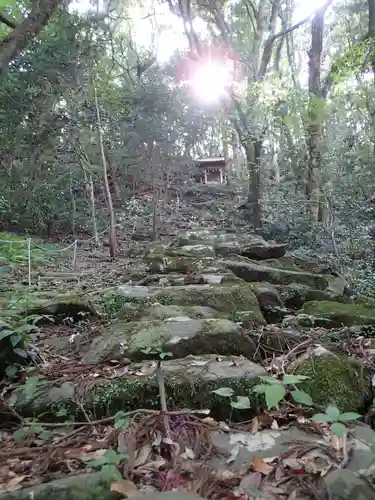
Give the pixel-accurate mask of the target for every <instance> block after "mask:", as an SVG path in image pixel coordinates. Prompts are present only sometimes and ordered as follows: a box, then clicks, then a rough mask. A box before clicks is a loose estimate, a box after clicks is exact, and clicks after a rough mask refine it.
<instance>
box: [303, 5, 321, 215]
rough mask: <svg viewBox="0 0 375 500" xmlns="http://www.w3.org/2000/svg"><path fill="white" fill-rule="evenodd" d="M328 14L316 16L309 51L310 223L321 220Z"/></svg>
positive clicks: (307, 194)
mask: <svg viewBox="0 0 375 500" xmlns="http://www.w3.org/2000/svg"><path fill="white" fill-rule="evenodd" d="M324 12H325V9H320V10H318V11H317V12H316V14H315V16H314V18H313V20H312V23H311V47H310V50H309V54H308V55H309V93H310V102H309V125H308V141H307V142H308V156H309V161H308V174H307V185H306V196H307V199H308V213H309V219H310V222H317V221H318V220H319V203H320V194H321V167H322V157H321V153H322V151H321V146H322V142H323V127H322V118H323V117H322V107H323V105H324V101H323V99H322V89H321V81H320V71H321V58H322V51H323V30H324Z"/></svg>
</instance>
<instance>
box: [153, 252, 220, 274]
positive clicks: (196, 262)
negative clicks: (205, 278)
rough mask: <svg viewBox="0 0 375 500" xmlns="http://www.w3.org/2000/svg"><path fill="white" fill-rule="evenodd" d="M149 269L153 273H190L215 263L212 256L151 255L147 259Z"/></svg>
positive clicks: (200, 270) (202, 269)
mask: <svg viewBox="0 0 375 500" xmlns="http://www.w3.org/2000/svg"><path fill="white" fill-rule="evenodd" d="M148 264H149V269H150V271H151V272H153V273H175V272H177V273H184V274H186V273H192V272H202V271H204V270H205V269H207V268H209V267H212V266H214V265H215V260H214V258H213V257H199V256H198V257H185V256H173V257H169V256H164V257H159V256H153V257H151V258H150V260H149V263H148Z"/></svg>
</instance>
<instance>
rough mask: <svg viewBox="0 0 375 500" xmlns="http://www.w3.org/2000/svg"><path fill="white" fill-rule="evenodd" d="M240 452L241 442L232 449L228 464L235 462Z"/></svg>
mask: <svg viewBox="0 0 375 500" xmlns="http://www.w3.org/2000/svg"><path fill="white" fill-rule="evenodd" d="M239 452H240V445H239V444H236V445H235V446H233V448H232V449H231V450H230V457H229V458H228V460H227V464H230V463H232V462H235V461H236V458H237V456H238V454H239Z"/></svg>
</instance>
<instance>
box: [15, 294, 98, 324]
mask: <svg viewBox="0 0 375 500" xmlns="http://www.w3.org/2000/svg"><path fill="white" fill-rule="evenodd" d="M16 306H17V307H16V308H13V313H14V312H16V313H17V314H19V315H33V314H36V315H50V316H55V317H57V318H58V317H70V318H72V319H78V318H79V319H82V317H83V315H88V314H91V315H95V314H96V310H95V309H94V308H93V306H92V305H91V303H90V302H89V301H88V300H87V299H85V298H82V297H80V296H78V295H75V294H73V293H58V294H52V297H51V292H33V293H29V294H24V295H21V296H20V297H19V300H18V301H17V304H16Z"/></svg>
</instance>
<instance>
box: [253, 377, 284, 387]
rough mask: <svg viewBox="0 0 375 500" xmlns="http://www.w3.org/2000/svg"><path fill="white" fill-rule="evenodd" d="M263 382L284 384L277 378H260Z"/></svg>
mask: <svg viewBox="0 0 375 500" xmlns="http://www.w3.org/2000/svg"><path fill="white" fill-rule="evenodd" d="M259 379H260V380H262V382H268V383H269V384H277V385H280V384H282V381H281V380H279V379H278V378H275V377H259Z"/></svg>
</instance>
